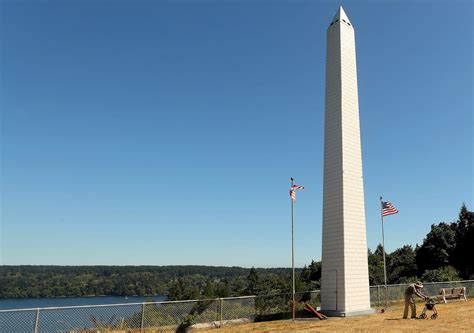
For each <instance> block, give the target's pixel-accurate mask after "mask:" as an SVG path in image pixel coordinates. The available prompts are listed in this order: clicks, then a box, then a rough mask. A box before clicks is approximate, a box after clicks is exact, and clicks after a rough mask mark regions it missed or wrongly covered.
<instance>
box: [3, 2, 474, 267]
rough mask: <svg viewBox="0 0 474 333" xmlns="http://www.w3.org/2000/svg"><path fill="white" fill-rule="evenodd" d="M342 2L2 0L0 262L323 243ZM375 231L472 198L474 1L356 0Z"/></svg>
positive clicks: (283, 256)
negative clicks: (327, 123) (390, 209)
mask: <svg viewBox="0 0 474 333" xmlns="http://www.w3.org/2000/svg"><path fill="white" fill-rule="evenodd" d="M339 4H340V2H339V1H244V0H242V1H176V2H172V1H103V2H100V1H62V2H59V1H31V2H29V1H12V0H2V1H1V7H0V8H1V29H0V30H1V96H0V100H1V104H0V106H1V116H2V117H1V121H2V124H1V134H2V137H1V139H2V146H1V153H2V155H1V157H2V161H1V162H2V163H1V167H2V170H1V171H2V177H1V189H2V193H1V195H2V198H1V203H2V207H1V209H2V212H1V213H2V214H1V219H2V221H1V227H2V229H1V251H2V252H1V263H3V264H61V265H63V264H69V265H82V264H110V265H112V264H119V265H126V264H127V265H128V264H131V265H141V264H151V265H168V264H204V265H239V266H247V267H250V266H261V267H270V266H290V265H291V252H290V250H291V237H290V201H289V197H288V186H289V178H290V176H293V177H295V178H296V181H297V183H298V184H302V185H305V186H306V190H305V191H304V192H299V193H298V200H297V202H296V207H295V212H296V217H295V222H296V229H295V241H296V246H295V251H296V264H297V265H298V266H303V265H304V264H308V263H309V262H310V261H311V259H317V260H319V259H320V256H321V231H322V227H321V219H322V177H323V175H322V166H323V159H322V158H323V116H324V115H323V111H324V75H325V48H326V29H327V26H328V24H329V23H330V21H331V19H332V17H333V16H334V14H335V12H336V11H337V9H338V6H339ZM344 7H345V10H346V12H347V14H348V16H349V18H350V19H351V22H352V23H353V25H354V27H355V30H356V41H357V64H358V76H359V100H360V119H361V130H362V153H363V163H364V178H365V199H366V217H367V237H368V245H369V247H370V248H372V249H374V248H375V247H376V245H377V244H378V243H379V242H380V241H381V235H380V234H381V230H380V212H379V196H380V195H383V196H384V197H385V198H386V199H387V200H390V201H392V202H393V204H394V205H395V206H396V207H397V208H398V209H399V210H400V213H399V214H397V215H394V216H390V217H388V218H387V219H386V229H385V231H386V247H387V250H388V251H393V250H395V249H396V248H398V247H401V246H402V245H404V244H411V245H415V244H416V243H421V242H422V241H423V238H424V236H425V235H426V233H427V232H428V231H429V229H430V225H431V224H433V223H438V222H440V221H452V220H455V219H456V218H457V214H458V212H459V209H460V207H461V204H462V203H463V202H465V203H466V204H467V206H468V208H470V209H471V210H472V209H474V199H473V179H474V173H473V155H474V152H473V134H474V133H473V127H474V123H473V116H472V112H473V60H472V59H473V29H472V24H473V5H472V2H471V1H468V0H466V1H459V0H458V1H408V0H407V1H384V2H382V1H381V2H377V1H344Z"/></svg>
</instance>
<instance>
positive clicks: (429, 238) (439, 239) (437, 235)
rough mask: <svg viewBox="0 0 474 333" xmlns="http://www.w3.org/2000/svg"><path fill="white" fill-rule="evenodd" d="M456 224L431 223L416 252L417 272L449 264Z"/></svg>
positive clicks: (454, 245)
mask: <svg viewBox="0 0 474 333" xmlns="http://www.w3.org/2000/svg"><path fill="white" fill-rule="evenodd" d="M455 229H456V224H455V223H452V224H447V223H444V222H441V223H439V224H437V225H436V224H433V225H431V230H430V232H429V233H428V234H427V235H426V238H425V239H424V240H423V244H422V245H421V246H420V248H419V249H418V251H417V253H416V264H417V266H418V273H420V274H421V273H423V272H424V271H425V270H433V269H437V268H440V267H444V266H447V265H449V264H450V260H451V256H452V254H453V253H454V250H455V248H456V233H455Z"/></svg>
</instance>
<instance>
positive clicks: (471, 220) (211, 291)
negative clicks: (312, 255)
mask: <svg viewBox="0 0 474 333" xmlns="http://www.w3.org/2000/svg"><path fill="white" fill-rule="evenodd" d="M473 254H474V213H473V212H471V211H469V210H468V209H467V207H466V206H465V205H463V206H462V207H461V210H460V213H459V216H458V219H457V220H456V221H454V222H450V223H447V222H441V223H438V224H433V225H432V226H431V230H430V231H429V232H428V234H427V235H426V237H425V239H424V240H423V243H422V244H421V246H418V245H416V247H415V248H413V247H412V246H411V245H404V246H402V247H401V248H399V249H397V250H395V251H393V252H392V253H386V261H387V280H388V281H387V282H388V283H389V284H393V283H405V282H410V281H415V280H422V281H424V282H430V281H447V280H458V279H474V255H473ZM368 259H369V279H370V284H371V285H377V284H383V261H382V247H381V246H380V245H379V246H378V247H377V249H376V250H375V251H374V252H372V251H370V250H368ZM296 273H297V279H296V290H297V291H305V290H314V289H318V288H319V286H320V278H321V262H319V261H312V262H311V264H309V265H308V266H307V267H306V266H305V267H304V268H303V269H297V270H296ZM290 290H291V269H290V268H251V269H250V268H242V267H223V266H220V267H217V266H0V298H22V297H60V296H86V295H116V296H125V295H139V296H146V295H166V296H167V297H168V299H170V300H179V299H198V298H212V297H228V296H241V295H259V294H260V295H263V294H271V293H281V292H289V291H290Z"/></svg>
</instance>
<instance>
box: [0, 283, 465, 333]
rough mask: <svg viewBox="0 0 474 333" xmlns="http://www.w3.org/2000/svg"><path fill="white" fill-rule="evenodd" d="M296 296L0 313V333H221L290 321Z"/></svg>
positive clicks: (400, 291) (310, 295) (314, 295)
mask: <svg viewBox="0 0 474 333" xmlns="http://www.w3.org/2000/svg"><path fill="white" fill-rule="evenodd" d="M424 285H425V287H424V289H423V292H424V293H425V294H426V295H430V296H435V295H438V294H439V291H440V289H441V288H455V287H465V288H466V295H467V296H468V297H469V296H471V297H472V296H474V280H469V281H457V282H439V283H425V284H424ZM407 286H408V285H407V284H399V285H388V286H387V298H388V300H389V302H394V301H399V300H402V299H403V297H404V292H405V289H406V287H407ZM370 297H371V304H372V306H373V307H377V306H382V305H383V302H384V300H385V287H384V286H372V287H370ZM295 300H296V303H297V305H296V313H297V317H300V318H301V317H308V316H311V315H310V314H308V313H307V312H306V311H305V310H304V304H305V303H309V304H311V305H312V306H313V307H315V308H316V307H318V306H319V305H320V293H319V291H311V292H302V293H296V295H295ZM291 312H292V295H291V293H280V294H272V295H259V296H243V297H229V298H216V299H203V300H191V301H167V302H146V303H132V304H113V305H91V306H68V307H49V308H38V309H20V310H0V332H2V333H3V332H5V333H7V332H32V333H40V332H57V333H60V332H64V333H66V332H68V333H104V332H107V333H125V332H128V333H138V332H140V333H158V332H166V331H184V330H185V329H186V328H187V327H189V326H191V325H206V326H207V327H221V326H225V325H227V324H231V323H243V322H251V321H264V320H275V319H285V318H291Z"/></svg>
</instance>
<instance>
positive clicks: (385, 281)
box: [380, 197, 387, 307]
mask: <svg viewBox="0 0 474 333" xmlns="http://www.w3.org/2000/svg"><path fill="white" fill-rule="evenodd" d="M382 207H383V204H382V197H380V216H381V218H382V254H383V280H384V284H385V307H387V266H386V264H385V237H384V231H383V209H382Z"/></svg>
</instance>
